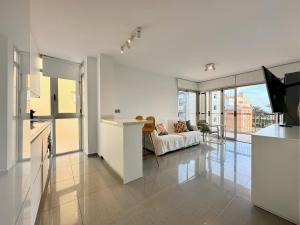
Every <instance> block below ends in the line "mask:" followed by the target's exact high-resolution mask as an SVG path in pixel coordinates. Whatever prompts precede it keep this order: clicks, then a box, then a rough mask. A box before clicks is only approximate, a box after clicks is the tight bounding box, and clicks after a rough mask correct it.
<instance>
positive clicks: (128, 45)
mask: <svg viewBox="0 0 300 225" xmlns="http://www.w3.org/2000/svg"><path fill="white" fill-rule="evenodd" d="M126 46H127V48H128V49H130V43H129V42H128V41H126Z"/></svg>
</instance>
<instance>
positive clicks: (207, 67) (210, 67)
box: [205, 63, 216, 71]
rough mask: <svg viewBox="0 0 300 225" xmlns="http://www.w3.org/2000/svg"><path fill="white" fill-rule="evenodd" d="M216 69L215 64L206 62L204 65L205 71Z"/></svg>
mask: <svg viewBox="0 0 300 225" xmlns="http://www.w3.org/2000/svg"><path fill="white" fill-rule="evenodd" d="M209 70H216V65H215V64H214V63H208V64H206V65H205V71H209Z"/></svg>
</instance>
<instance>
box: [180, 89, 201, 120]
mask: <svg viewBox="0 0 300 225" xmlns="http://www.w3.org/2000/svg"><path fill="white" fill-rule="evenodd" d="M178 117H179V118H180V119H182V120H190V121H191V124H192V125H196V124H197V93H196V92H189V91H179V92H178Z"/></svg>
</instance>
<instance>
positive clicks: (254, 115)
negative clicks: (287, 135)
mask: <svg viewBox="0 0 300 225" xmlns="http://www.w3.org/2000/svg"><path fill="white" fill-rule="evenodd" d="M201 95H202V96H203V97H201V100H202V102H201V104H200V112H201V117H202V118H205V119H206V120H207V121H208V122H209V124H210V125H224V126H225V131H226V137H227V138H230V139H234V140H237V141H242V142H249V143H250V142H251V133H254V132H257V131H258V130H259V129H261V128H264V127H266V126H269V125H271V124H273V123H276V121H277V116H276V115H275V114H273V113H272V112H271V108H270V102H269V99H268V93H267V89H266V86H265V84H256V85H249V86H243V87H236V88H228V89H222V90H214V91H209V92H206V93H201ZM204 96H205V97H204ZM204 101H205V103H204Z"/></svg>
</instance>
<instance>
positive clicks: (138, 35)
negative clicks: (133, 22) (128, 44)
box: [136, 27, 142, 38]
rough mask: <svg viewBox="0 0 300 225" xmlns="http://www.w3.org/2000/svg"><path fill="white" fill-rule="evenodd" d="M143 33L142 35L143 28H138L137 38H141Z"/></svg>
mask: <svg viewBox="0 0 300 225" xmlns="http://www.w3.org/2000/svg"><path fill="white" fill-rule="evenodd" d="M141 33H142V28H141V27H137V28H136V37H137V38H141Z"/></svg>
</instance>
